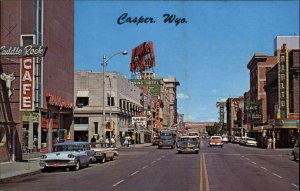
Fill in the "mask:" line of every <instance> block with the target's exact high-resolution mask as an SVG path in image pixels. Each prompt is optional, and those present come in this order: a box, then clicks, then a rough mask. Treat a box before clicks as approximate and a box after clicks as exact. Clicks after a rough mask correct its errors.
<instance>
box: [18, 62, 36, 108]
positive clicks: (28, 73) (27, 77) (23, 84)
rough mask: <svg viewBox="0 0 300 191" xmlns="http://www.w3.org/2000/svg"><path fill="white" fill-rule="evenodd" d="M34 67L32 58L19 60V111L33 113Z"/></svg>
mask: <svg viewBox="0 0 300 191" xmlns="http://www.w3.org/2000/svg"><path fill="white" fill-rule="evenodd" d="M34 67H35V59H34V58H33V57H23V58H21V64H20V111H34V110H35V108H34V84H35V83H34Z"/></svg>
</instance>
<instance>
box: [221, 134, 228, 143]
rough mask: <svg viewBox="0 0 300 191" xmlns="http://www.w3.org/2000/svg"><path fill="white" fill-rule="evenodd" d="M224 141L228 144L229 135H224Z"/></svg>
mask: <svg viewBox="0 0 300 191" xmlns="http://www.w3.org/2000/svg"><path fill="white" fill-rule="evenodd" d="M222 141H223V142H224V143H228V137H227V135H223V136H222Z"/></svg>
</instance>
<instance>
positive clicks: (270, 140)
mask: <svg viewBox="0 0 300 191" xmlns="http://www.w3.org/2000/svg"><path fill="white" fill-rule="evenodd" d="M271 147H272V138H271V137H269V138H268V149H271Z"/></svg>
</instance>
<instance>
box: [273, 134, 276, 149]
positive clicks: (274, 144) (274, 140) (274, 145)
mask: <svg viewBox="0 0 300 191" xmlns="http://www.w3.org/2000/svg"><path fill="white" fill-rule="evenodd" d="M275 147H276V138H275V136H274V137H273V149H275Z"/></svg>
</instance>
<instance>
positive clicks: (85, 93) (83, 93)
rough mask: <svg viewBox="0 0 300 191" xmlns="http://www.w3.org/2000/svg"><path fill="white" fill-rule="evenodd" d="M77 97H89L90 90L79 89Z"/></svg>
mask: <svg viewBox="0 0 300 191" xmlns="http://www.w3.org/2000/svg"><path fill="white" fill-rule="evenodd" d="M77 97H89V91H87V90H80V91H77Z"/></svg>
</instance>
